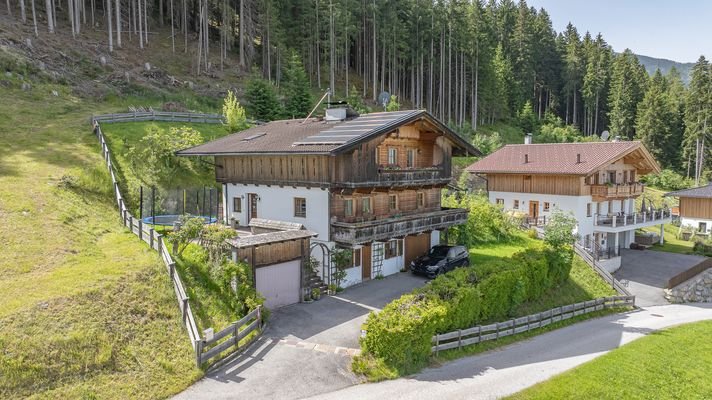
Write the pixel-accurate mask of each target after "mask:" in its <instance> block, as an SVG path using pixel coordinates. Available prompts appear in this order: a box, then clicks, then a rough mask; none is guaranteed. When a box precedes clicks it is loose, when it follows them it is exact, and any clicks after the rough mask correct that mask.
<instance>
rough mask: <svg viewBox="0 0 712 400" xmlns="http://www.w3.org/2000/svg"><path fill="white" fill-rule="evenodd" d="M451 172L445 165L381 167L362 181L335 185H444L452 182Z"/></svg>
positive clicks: (355, 186)
mask: <svg viewBox="0 0 712 400" xmlns="http://www.w3.org/2000/svg"><path fill="white" fill-rule="evenodd" d="M450 175H451V174H450V173H449V171H447V172H446V169H445V168H443V167H429V168H398V167H393V168H389V167H381V168H379V169H378V173H377V174H376V175H375V176H373V177H371V178H367V179H366V180H365V181H361V182H339V183H336V184H335V186H341V187H349V188H359V187H374V186H381V187H382V186H387V187H399V186H414V185H444V184H447V183H448V182H450Z"/></svg>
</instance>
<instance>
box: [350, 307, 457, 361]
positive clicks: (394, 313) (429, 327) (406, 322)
mask: <svg viewBox="0 0 712 400" xmlns="http://www.w3.org/2000/svg"><path fill="white" fill-rule="evenodd" d="M445 316H446V307H445V305H443V304H442V302H441V301H439V300H436V298H435V297H434V296H426V295H425V294H423V293H417V294H413V293H411V294H405V295H403V296H401V297H400V298H398V299H396V300H394V301H392V302H390V303H389V304H388V305H386V307H384V308H383V310H382V311H381V312H379V313H378V314H373V313H371V314H370V315H369V316H368V318H367V319H366V323H365V327H366V330H367V332H368V334H367V335H366V336H365V337H362V338H361V346H362V348H363V349H364V352H365V353H366V354H372V355H374V356H375V357H376V358H381V359H383V362H384V363H385V364H386V365H387V366H389V367H392V368H395V369H396V370H397V371H398V372H399V373H400V374H407V373H409V372H412V371H415V370H417V369H418V368H420V367H422V366H423V365H425V363H426V362H427V361H428V358H429V357H430V347H431V338H432V336H433V335H434V334H435V331H436V328H437V327H438V326H440V325H442V323H443V322H442V321H443V319H444V318H445Z"/></svg>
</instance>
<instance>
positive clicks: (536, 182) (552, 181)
mask: <svg viewBox="0 0 712 400" xmlns="http://www.w3.org/2000/svg"><path fill="white" fill-rule="evenodd" d="M487 189H488V190H490V191H494V192H513V193H540V194H557V195H565V196H583V195H587V194H589V193H590V188H589V187H587V186H586V185H585V184H584V178H583V177H581V176H577V175H543V174H538V175H523V174H488V175H487Z"/></svg>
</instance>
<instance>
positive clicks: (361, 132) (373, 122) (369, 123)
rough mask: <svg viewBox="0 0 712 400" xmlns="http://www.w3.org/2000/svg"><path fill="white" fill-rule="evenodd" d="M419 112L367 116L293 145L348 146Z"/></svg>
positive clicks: (397, 112)
mask: <svg viewBox="0 0 712 400" xmlns="http://www.w3.org/2000/svg"><path fill="white" fill-rule="evenodd" d="M419 112H420V111H414V110H411V111H396V112H379V113H372V114H365V115H362V116H359V117H356V118H354V119H352V120H349V121H345V122H342V123H340V124H338V125H335V126H332V127H330V128H329V129H326V130H323V131H321V132H319V133H317V134H315V135H311V136H308V137H306V138H303V139H301V140H299V141H297V142H294V143H293V145H295V146H298V145H317V144H329V145H341V144H346V143H348V142H350V141H352V140H355V139H358V138H360V137H364V136H368V135H369V134H371V133H372V132H375V131H377V130H379V129H382V128H384V127H386V126H388V125H390V124H393V123H394V122H397V121H399V120H400V119H402V118H403V117H406V116H410V115H412V114H413V113H419ZM358 128H361V129H358Z"/></svg>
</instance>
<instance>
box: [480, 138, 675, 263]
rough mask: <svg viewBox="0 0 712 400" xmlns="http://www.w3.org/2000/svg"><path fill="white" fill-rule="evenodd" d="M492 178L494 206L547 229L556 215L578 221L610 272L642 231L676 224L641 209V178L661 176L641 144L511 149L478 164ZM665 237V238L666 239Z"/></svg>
mask: <svg viewBox="0 0 712 400" xmlns="http://www.w3.org/2000/svg"><path fill="white" fill-rule="evenodd" d="M467 170H468V171H469V172H470V173H472V174H476V175H478V176H481V177H482V178H484V179H486V183H487V191H488V196H489V200H490V202H492V203H496V204H501V205H502V207H503V208H504V209H505V210H512V211H518V212H520V213H523V214H525V215H526V216H527V218H528V222H529V223H530V224H531V225H537V226H543V225H545V224H546V222H547V218H548V217H549V215H551V213H552V212H553V211H554V210H556V209H559V210H562V211H565V212H571V213H572V214H573V215H574V217H575V218H576V220H577V221H578V226H577V228H576V229H577V233H578V234H579V236H580V239H581V243H580V245H581V247H583V248H585V250H586V251H588V252H590V253H591V254H592V255H593V256H595V257H594V258H596V259H599V260H600V259H603V261H601V263H602V264H604V266H605V267H606V268H607V269H609V270H615V269H617V268H618V267H619V266H620V257H619V255H620V253H619V249H620V248H621V247H627V246H629V245H630V244H631V243H633V242H634V240H635V230H636V229H638V228H643V227H647V226H652V225H660V226H661V232H662V225H663V224H665V223H668V222H670V210H668V209H653V208H650V207H646V208H645V209H640V210H636V206H635V199H636V198H638V197H639V196H641V195H642V194H643V193H644V190H645V187H644V185H643V184H641V183H639V181H638V179H639V178H640V176H641V175H644V174H648V173H651V172H652V173H655V172H659V171H660V167H659V166H658V164H657V163H656V162H655V160H654V159H653V157H652V156H651V154H650V153H649V152H648V150H647V149H646V148H645V146H643V145H642V144H641V143H640V142H622V141H611V142H592V143H556V144H532V143H531V137H530V136H528V137H527V139H526V140H525V144H522V145H507V146H504V147H502V148H500V149H499V150H497V151H496V152H494V153H492V154H491V155H489V156H487V157H485V158H483V159H481V160H479V161H477V162H475V163H474V164H472V165H470V166H469V167H468V168H467ZM661 238H662V237H661Z"/></svg>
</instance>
